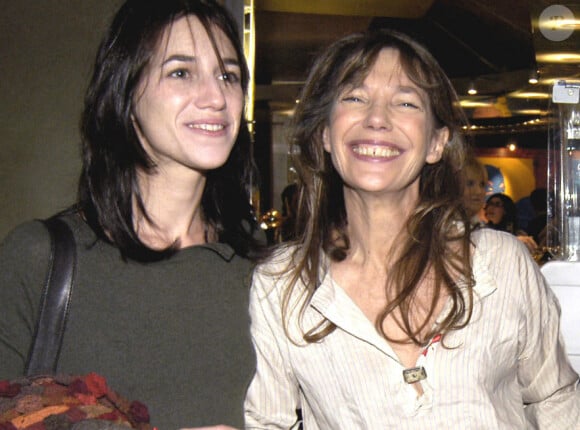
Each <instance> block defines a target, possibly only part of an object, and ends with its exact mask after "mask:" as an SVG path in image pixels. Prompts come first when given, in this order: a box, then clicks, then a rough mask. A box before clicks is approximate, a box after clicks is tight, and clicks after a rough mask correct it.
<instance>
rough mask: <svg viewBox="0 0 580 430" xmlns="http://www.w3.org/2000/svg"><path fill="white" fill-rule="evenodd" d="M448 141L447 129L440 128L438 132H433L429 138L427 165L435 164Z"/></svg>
mask: <svg viewBox="0 0 580 430" xmlns="http://www.w3.org/2000/svg"><path fill="white" fill-rule="evenodd" d="M448 141H449V129H448V128H447V127H442V128H440V129H439V130H435V133H434V134H433V137H431V143H430V148H429V152H428V153H427V159H426V161H427V163H429V164H435V163H437V162H438V161H439V160H441V157H442V156H443V150H444V149H445V145H447V142H448Z"/></svg>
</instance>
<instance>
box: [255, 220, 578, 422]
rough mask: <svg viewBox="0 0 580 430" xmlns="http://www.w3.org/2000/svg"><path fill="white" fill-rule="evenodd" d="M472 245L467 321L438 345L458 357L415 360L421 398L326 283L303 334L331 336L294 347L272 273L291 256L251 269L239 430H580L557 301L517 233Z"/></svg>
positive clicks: (491, 234)
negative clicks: (248, 379)
mask: <svg viewBox="0 0 580 430" xmlns="http://www.w3.org/2000/svg"><path fill="white" fill-rule="evenodd" d="M473 239H474V242H475V245H476V250H475V252H474V256H473V266H474V275H475V279H476V286H475V291H476V294H477V296H478V297H477V298H476V301H475V304H474V307H473V310H474V312H473V317H472V320H471V321H470V323H469V324H468V325H467V327H465V328H464V329H461V330H459V331H457V332H453V333H450V334H449V336H448V337H447V341H446V345H447V346H455V347H456V348H454V349H446V348H443V347H442V346H441V345H440V344H435V345H434V346H433V347H432V348H430V349H429V351H428V352H427V354H426V356H421V358H420V359H419V363H418V364H420V365H422V366H424V368H425V369H426V372H427V379H426V380H424V381H423V382H422V386H423V389H424V395H423V396H422V397H420V398H419V399H417V395H416V391H415V390H414V388H413V387H412V386H410V385H407V384H406V383H405V382H404V381H403V377H402V371H403V366H402V365H401V364H400V363H399V361H398V360H397V357H396V355H395V354H394V352H393V350H392V349H391V347H390V346H389V344H388V342H387V341H386V340H385V339H384V338H382V337H381V336H380V335H379V334H378V332H377V331H376V330H375V328H374V326H373V324H372V323H371V322H370V321H369V320H368V319H367V318H366V317H365V315H364V314H363V313H362V311H361V310H360V309H359V308H358V307H357V306H356V305H355V304H354V302H352V300H351V299H350V298H349V297H348V296H347V294H346V293H345V292H344V291H343V290H342V289H341V288H340V287H339V286H337V285H336V284H335V283H334V282H333V281H332V279H331V278H330V276H329V275H328V274H327V275H326V276H325V277H324V279H323V282H322V284H321V286H320V287H319V289H318V290H317V291H316V293H315V295H314V297H313V299H312V301H311V303H310V305H309V307H308V309H307V311H306V314H305V318H304V321H303V327H304V328H309V327H312V326H313V325H315V324H316V323H317V322H319V321H320V320H321V318H326V319H328V320H330V321H332V322H333V323H334V324H336V326H337V329H336V330H335V331H334V332H333V333H331V334H330V335H329V336H327V337H326V338H325V339H324V340H323V341H321V342H319V343H315V344H308V345H305V344H304V342H301V345H295V344H293V343H292V342H290V341H289V339H288V338H287V337H286V335H285V334H284V330H283V325H282V321H281V311H280V309H281V296H282V291H283V289H284V286H285V282H287V278H286V277H284V276H281V275H279V274H278V275H277V274H275V272H277V271H279V269H281V268H282V267H284V265H285V264H286V263H287V261H288V256H289V252H288V251H285V252H282V253H281V254H280V255H279V256H277V257H275V258H274V259H273V261H272V262H270V263H266V264H264V265H262V266H260V267H258V269H257V270H256V272H255V274H254V280H253V286H252V293H251V305H250V312H251V317H252V336H253V340H254V344H255V348H256V352H257V357H258V363H257V371H256V375H255V377H254V379H253V381H252V383H251V385H250V387H249V390H248V395H247V398H246V404H245V409H246V429H288V428H291V427H292V425H293V423H294V422H295V421H296V413H295V410H296V409H297V408H302V410H303V416H304V429H305V430H315V429H321V430H340V429H345V430H356V429H365V430H368V429H370V430H375V429H398V430H405V429H461V430H464V429H486V430H490V429H493V430H496V429H536V428H539V429H554V430H568V429H580V389H578V375H577V374H576V373H575V372H574V371H573V370H572V368H571V367H570V364H569V362H568V360H567V358H566V354H565V351H564V346H563V344H562V340H561V337H560V336H559V305H558V303H557V300H556V298H555V297H554V295H553V294H552V292H551V290H550V289H549V288H548V287H547V284H546V282H545V280H544V278H543V277H542V275H541V273H540V271H539V269H538V267H537V265H536V263H535V262H534V261H533V260H532V259H531V258H530V256H529V253H528V252H527V250H526V249H524V247H523V245H521V244H520V243H519V241H518V240H516V239H515V238H514V236H512V235H508V234H506V233H501V232H497V231H494V230H488V229H483V230H481V231H478V232H476V233H474V236H473ZM293 300H294V302H296V301H297V300H298V298H297V297H294V298H293ZM444 312H445V311H444ZM292 321H293V322H294V324H292V325H291V327H290V330H291V333H292V335H293V337H295V338H296V339H300V335H299V333H300V332H299V328H298V327H297V326H296V321H297V318H292ZM524 404H526V406H525V407H524Z"/></svg>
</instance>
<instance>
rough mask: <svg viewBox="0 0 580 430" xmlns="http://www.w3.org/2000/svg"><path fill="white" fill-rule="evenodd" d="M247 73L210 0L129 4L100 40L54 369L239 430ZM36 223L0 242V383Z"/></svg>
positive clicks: (68, 218) (17, 367) (23, 344)
mask: <svg viewBox="0 0 580 430" xmlns="http://www.w3.org/2000/svg"><path fill="white" fill-rule="evenodd" d="M247 86H248V71H247V67H246V63H245V60H244V55H243V51H242V47H241V44H240V41H239V37H238V31H237V29H236V26H235V24H234V22H233V20H232V18H231V17H230V15H229V14H228V13H227V11H226V10H225V9H224V8H223V7H222V6H220V5H219V4H218V3H216V2H215V1H213V0H127V1H126V2H125V3H124V4H123V5H122V6H121V8H120V10H119V11H118V13H117V14H116V16H115V18H114V20H113V22H112V24H111V26H110V28H109V29H108V32H107V34H106V35H105V37H104V39H103V41H102V43H101V45H100V48H99V50H98V54H97V58H96V63H95V67H94V73H93V76H92V80H91V82H90V85H89V87H88V91H87V93H86V98H85V108H84V112H83V116H82V156H83V166H82V174H81V178H80V184H79V199H78V202H77V203H76V204H75V205H74V206H73V207H72V208H70V209H69V210H66V211H65V212H63V213H62V214H60V218H61V219H63V220H64V221H65V222H66V223H67V224H68V225H69V226H70V228H71V229H72V231H73V233H74V238H75V242H76V247H77V266H76V273H75V279H74V287H73V294H72V302H71V308H70V312H69V315H68V323H67V326H66V331H65V336H64V341H63V346H62V350H61V353H60V359H59V363H58V369H57V372H58V373H67V374H86V373H88V372H96V373H99V374H101V375H103V376H104V377H105V378H106V379H107V381H108V383H109V384H110V385H111V386H112V387H113V388H114V389H115V390H116V391H118V392H119V393H120V394H121V395H123V396H126V397H127V398H130V399H138V400H140V401H142V402H144V403H145V404H146V405H147V406H148V407H149V410H150V414H151V418H152V423H153V424H154V425H156V426H158V427H159V428H162V429H175V428H181V427H191V426H202V425H210V424H218V423H224V424H227V425H231V426H236V427H242V426H243V412H242V403H243V397H244V393H245V388H246V387H247V384H248V383H249V380H250V378H251V373H252V371H253V369H254V353H253V350H252V345H251V341H250V337H249V332H248V325H249V321H248V312H247V306H248V300H247V296H248V288H247V286H248V284H249V276H250V272H251V269H252V267H253V264H252V259H254V258H257V257H258V256H259V255H260V253H261V249H262V248H261V245H260V243H259V241H257V240H256V239H255V237H256V235H255V231H256V228H257V227H256V223H255V217H254V213H253V210H252V207H251V204H250V187H251V185H252V184H253V183H254V180H255V179H254V165H253V162H252V159H251V155H250V154H251V151H250V139H249V134H248V130H247V126H246V124H245V122H244V120H243V108H244V97H245V92H246V89H247ZM49 256H50V241H49V236H48V232H47V230H46V229H45V228H44V226H43V225H42V224H41V223H40V222H37V221H34V222H28V223H25V224H23V225H21V226H19V227H17V228H16V229H15V230H14V231H13V232H12V233H11V234H9V235H8V237H7V238H6V239H5V240H4V242H3V243H2V245H1V246H0V262H1V263H0V264H1V268H0V269H1V270H0V273H1V274H0V303H2V313H1V314H0V363H1V365H0V379H5V378H11V377H15V376H17V375H22V373H23V371H24V367H25V362H26V359H27V356H28V353H29V349H30V345H31V340H32V338H33V334H34V328H35V324H36V320H37V318H38V313H39V309H38V308H39V303H40V296H41V291H42V286H43V283H44V279H45V276H46V273H47V268H48V266H49V258H50V257H49Z"/></svg>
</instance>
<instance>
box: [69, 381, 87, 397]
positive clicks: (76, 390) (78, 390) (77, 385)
mask: <svg viewBox="0 0 580 430" xmlns="http://www.w3.org/2000/svg"><path fill="white" fill-rule="evenodd" d="M68 392H69V393H70V394H73V395H74V394H90V392H89V387H87V384H85V381H83V380H82V379H81V378H77V379H75V380H74V381H72V382H71V383H70V385H69V386H68Z"/></svg>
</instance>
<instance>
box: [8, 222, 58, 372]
mask: <svg viewBox="0 0 580 430" xmlns="http://www.w3.org/2000/svg"><path fill="white" fill-rule="evenodd" d="M49 255H50V240H49V234H48V231H47V230H46V228H45V227H44V225H43V224H41V223H40V222H28V223H25V224H22V225H20V226H18V227H17V228H15V229H14V230H13V231H12V232H10V233H9V234H8V236H6V238H5V239H4V240H3V241H2V243H0V309H1V310H0V379H12V378H14V377H16V376H20V375H23V374H24V366H25V365H26V359H27V356H28V350H29V348H30V344H31V342H32V336H33V334H34V330H35V326H36V319H37V313H38V306H39V304H40V295H41V292H42V288H43V285H44V282H45V277H46V273H47V269H48V261H49Z"/></svg>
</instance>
